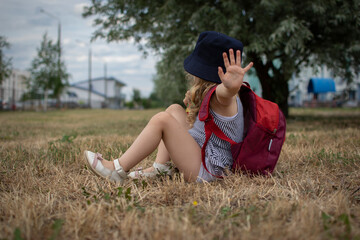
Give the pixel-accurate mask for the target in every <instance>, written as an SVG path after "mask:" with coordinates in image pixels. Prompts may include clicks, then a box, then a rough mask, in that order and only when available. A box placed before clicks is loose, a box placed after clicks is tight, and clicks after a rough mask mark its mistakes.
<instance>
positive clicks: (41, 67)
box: [28, 33, 69, 111]
mask: <svg viewBox="0 0 360 240" xmlns="http://www.w3.org/2000/svg"><path fill="white" fill-rule="evenodd" d="M59 50H60V49H59V46H58V44H56V43H53V42H52V40H49V39H48V37H47V34H46V33H45V34H44V36H43V40H42V42H41V44H40V48H37V56H36V57H35V58H34V59H33V60H32V62H31V67H30V68H29V71H30V78H29V79H28V85H29V89H30V93H33V94H34V93H37V94H39V91H40V93H41V94H43V95H44V99H45V104H44V110H45V111H46V110H47V100H48V95H49V91H50V95H51V96H53V97H54V98H56V99H58V102H59V99H60V95H61V93H62V91H63V89H64V88H65V87H66V86H67V85H68V79H69V74H68V73H67V72H66V67H65V64H64V62H60V64H59V61H58V57H59Z"/></svg>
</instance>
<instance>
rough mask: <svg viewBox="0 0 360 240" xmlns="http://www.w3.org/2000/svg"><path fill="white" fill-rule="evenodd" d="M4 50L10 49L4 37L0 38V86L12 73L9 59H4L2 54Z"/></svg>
mask: <svg viewBox="0 0 360 240" xmlns="http://www.w3.org/2000/svg"><path fill="white" fill-rule="evenodd" d="M5 48H10V44H9V43H8V42H7V40H6V38H5V37H3V36H0V84H1V83H2V82H3V81H4V79H6V78H8V77H9V76H10V74H11V71H12V63H11V58H6V57H5V55H4V53H3V49H5Z"/></svg>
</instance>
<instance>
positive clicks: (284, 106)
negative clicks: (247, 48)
mask: <svg viewBox="0 0 360 240" xmlns="http://www.w3.org/2000/svg"><path fill="white" fill-rule="evenodd" d="M252 60H253V62H254V68H255V69H256V75H257V77H258V78H259V80H260V83H261V87H262V97H263V98H264V99H267V100H269V101H272V102H275V103H277V104H278V105H279V108H280V109H281V111H282V112H283V113H284V115H285V117H288V116H289V105H288V101H287V100H288V96H289V89H288V79H287V76H284V74H281V73H280V71H277V72H274V70H273V72H274V73H273V74H271V75H272V76H270V74H269V70H270V69H272V67H273V65H272V62H267V63H266V64H265V65H264V64H263V62H262V61H261V59H260V58H258V57H254V56H252Z"/></svg>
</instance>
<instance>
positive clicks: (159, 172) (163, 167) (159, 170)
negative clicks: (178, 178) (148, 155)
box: [128, 162, 173, 179]
mask: <svg viewBox="0 0 360 240" xmlns="http://www.w3.org/2000/svg"><path fill="white" fill-rule="evenodd" d="M153 167H154V170H153V171H151V172H144V171H143V168H142V167H140V168H138V169H136V171H133V172H131V173H129V175H128V177H130V178H132V179H138V178H154V177H157V176H165V175H168V176H172V174H173V169H172V166H169V165H167V164H161V163H157V162H154V164H153Z"/></svg>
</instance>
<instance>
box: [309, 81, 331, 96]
mask: <svg viewBox="0 0 360 240" xmlns="http://www.w3.org/2000/svg"><path fill="white" fill-rule="evenodd" d="M327 92H336V90H335V82H334V80H333V79H331V78H310V81H309V85H308V93H327Z"/></svg>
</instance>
